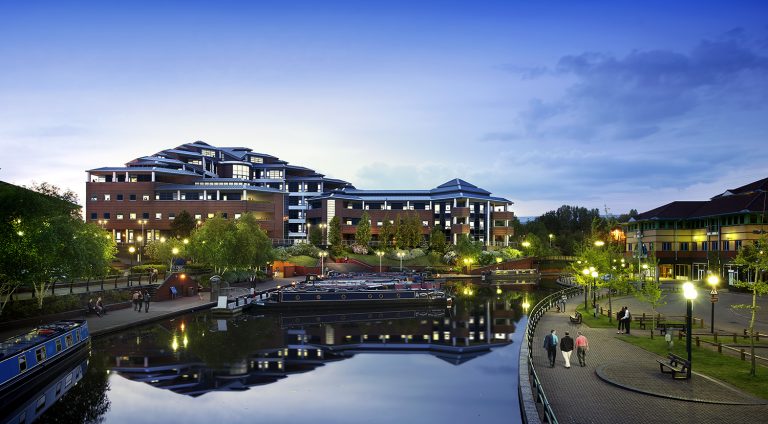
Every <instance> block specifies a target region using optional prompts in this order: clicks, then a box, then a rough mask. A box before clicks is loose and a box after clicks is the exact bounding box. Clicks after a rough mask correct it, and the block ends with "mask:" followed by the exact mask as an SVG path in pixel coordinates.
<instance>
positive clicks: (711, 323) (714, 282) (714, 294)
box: [707, 274, 720, 334]
mask: <svg viewBox="0 0 768 424" xmlns="http://www.w3.org/2000/svg"><path fill="white" fill-rule="evenodd" d="M719 282H720V277H718V276H717V275H715V274H712V275H710V276H709V277H708V278H707V283H709V285H710V286H712V291H710V292H709V295H710V297H709V300H710V301H711V302H712V314H711V315H710V317H709V318H710V321H709V332H710V333H712V334H714V333H715V303H716V302H717V284H718V283H719Z"/></svg>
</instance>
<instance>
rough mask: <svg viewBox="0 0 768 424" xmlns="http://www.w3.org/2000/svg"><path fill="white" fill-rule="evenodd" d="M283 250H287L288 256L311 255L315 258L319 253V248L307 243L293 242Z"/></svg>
mask: <svg viewBox="0 0 768 424" xmlns="http://www.w3.org/2000/svg"><path fill="white" fill-rule="evenodd" d="M285 251H286V252H288V256H313V257H315V258H316V257H317V254H318V253H320V249H318V248H317V247H316V246H313V245H311V244H309V243H300V244H294V245H293V246H289V247H286V248H285Z"/></svg>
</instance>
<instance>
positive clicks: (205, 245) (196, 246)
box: [189, 214, 240, 275]
mask: <svg viewBox="0 0 768 424" xmlns="http://www.w3.org/2000/svg"><path fill="white" fill-rule="evenodd" d="M236 233H237V229H236V228H235V223H234V222H233V221H232V220H228V219H224V218H223V217H222V216H221V215H220V214H217V215H216V216H214V217H213V218H211V219H208V220H206V221H205V223H203V225H201V226H200V227H199V228H198V229H197V230H195V231H194V233H192V237H191V238H190V244H189V254H190V256H191V257H192V258H193V259H194V260H195V261H197V262H200V263H204V264H207V265H208V266H210V267H212V268H213V270H214V272H216V273H217V274H219V275H222V274H223V273H224V272H225V271H227V270H228V269H229V268H231V267H232V265H233V263H237V260H238V259H237V257H238V256H237V255H238V252H237V251H238V250H239V249H240V247H239V246H238V245H237V237H236Z"/></svg>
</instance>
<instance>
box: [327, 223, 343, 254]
mask: <svg viewBox="0 0 768 424" xmlns="http://www.w3.org/2000/svg"><path fill="white" fill-rule="evenodd" d="M328 244H329V245H330V246H331V252H333V254H334V255H341V253H342V252H343V251H344V247H343V246H342V244H341V220H339V217H338V216H334V217H333V218H331V220H330V221H329V222H328Z"/></svg>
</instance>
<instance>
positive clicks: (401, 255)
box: [397, 252, 405, 272]
mask: <svg viewBox="0 0 768 424" xmlns="http://www.w3.org/2000/svg"><path fill="white" fill-rule="evenodd" d="M403 256H405V252H397V257H398V258H400V272H403Z"/></svg>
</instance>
